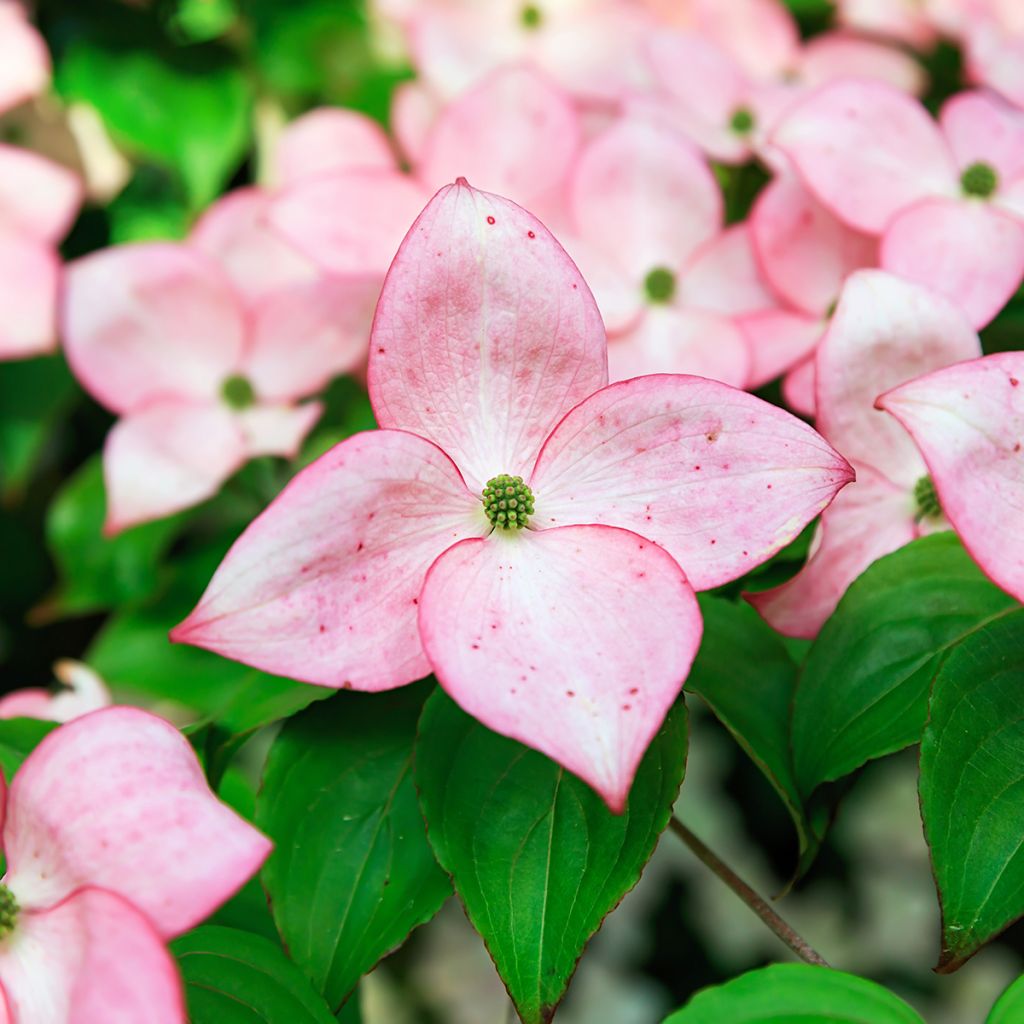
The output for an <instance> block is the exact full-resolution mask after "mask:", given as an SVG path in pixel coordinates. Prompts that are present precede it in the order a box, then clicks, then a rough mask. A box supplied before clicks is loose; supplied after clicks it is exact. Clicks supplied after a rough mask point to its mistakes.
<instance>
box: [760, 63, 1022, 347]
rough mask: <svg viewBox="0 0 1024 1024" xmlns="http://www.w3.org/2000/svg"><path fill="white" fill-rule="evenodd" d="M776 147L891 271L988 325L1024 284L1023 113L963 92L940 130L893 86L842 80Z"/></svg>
mask: <svg viewBox="0 0 1024 1024" xmlns="http://www.w3.org/2000/svg"><path fill="white" fill-rule="evenodd" d="M774 142H775V144H777V145H778V146H779V147H781V149H782V150H783V151H784V152H785V153H786V154H787V156H789V157H790V159H791V160H792V161H793V163H794V165H795V167H796V169H797V171H798V173H799V174H800V176H801V177H802V178H803V179H804V182H805V183H806V184H807V185H808V187H809V188H810V189H811V191H812V192H814V194H815V195H816V196H817V197H818V198H819V199H820V200H821V201H822V202H823V203H824V204H825V205H826V206H827V207H828V208H829V209H830V210H832V212H833V213H835V214H836V216H838V217H839V218H840V219H841V220H843V221H844V222H845V223H847V224H849V225H850V226H851V227H853V228H856V229H857V230H859V231H863V232H867V233H869V234H876V235H881V247H880V252H879V259H880V263H881V266H882V267H884V268H885V269H887V270H891V271H892V272H893V273H896V274H900V275H901V276H903V277H907V278H910V279H911V280H914V281H918V282H920V283H922V284H925V285H928V286H929V287H931V288H933V289H934V290H936V291H938V292H940V293H942V294H943V295H946V296H947V297H948V298H950V299H952V300H953V301H954V302H955V303H956V304H957V305H959V306H960V307H961V308H962V309H963V310H964V312H965V313H966V314H967V316H968V317H969V319H970V320H971V322H972V324H974V326H975V327H981V326H983V325H984V324H986V323H988V322H989V321H990V320H991V319H992V317H994V316H995V314H996V313H997V312H998V311H999V310H1000V309H1001V308H1002V306H1003V305H1004V303H1005V302H1006V300H1007V299H1008V298H1009V297H1010V296H1011V295H1012V294H1013V292H1014V291H1015V290H1016V289H1017V287H1018V285H1019V284H1020V282H1021V279H1022V277H1024V223H1022V218H1024V114H1021V113H1020V112H1018V111H1016V110H1014V109H1013V108H1012V107H1009V106H1007V105H1006V104H1005V103H1003V102H1002V101H1000V100H998V99H997V98H996V97H994V96H990V95H987V94H985V93H978V92H975V93H961V94H960V95H958V96H954V97H953V98H952V99H951V100H949V101H948V102H947V103H946V104H945V106H944V107H943V108H942V112H941V114H940V117H939V124H938V125H936V124H935V122H933V121H932V119H931V118H930V117H929V115H928V113H927V111H925V109H924V107H922V106H921V105H920V104H919V103H917V102H916V101H915V100H912V99H911V98H910V97H908V96H905V95H904V94H903V93H900V92H898V91H897V90H895V89H892V88H889V87H887V86H885V85H881V84H878V83H872V82H861V81H843V82H836V83H834V84H832V85H828V86H825V87H824V88H822V89H820V90H819V91H817V92H816V93H814V94H812V95H811V96H809V97H808V98H807V99H805V100H803V101H802V102H801V103H800V104H799V105H798V106H797V107H795V108H794V109H793V110H792V111H791V112H790V113H789V114H787V116H786V118H785V120H784V121H783V122H782V124H780V126H779V128H778V130H777V131H776V133H775V135H774Z"/></svg>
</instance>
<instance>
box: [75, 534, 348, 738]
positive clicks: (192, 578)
mask: <svg viewBox="0 0 1024 1024" xmlns="http://www.w3.org/2000/svg"><path fill="white" fill-rule="evenodd" d="M221 555H222V551H221V550H220V548H219V547H218V546H216V545H213V546H210V547H209V548H208V549H205V550H203V551H202V552H201V553H200V554H199V555H198V556H194V557H192V558H188V559H186V558H181V559H179V560H178V563H177V572H176V574H175V577H174V580H173V582H172V584H171V586H170V587H169V589H168V590H167V592H166V593H165V594H163V595H162V596H161V597H160V598H159V599H158V600H156V601H153V602H151V603H149V604H146V605H143V606H141V607H138V608H132V609H128V610H125V611H122V612H119V613H118V614H116V615H114V616H113V617H112V618H110V619H109V620H108V621H107V623H106V624H105V625H104V627H103V629H102V630H101V631H100V632H99V634H98V635H97V637H96V639H95V640H94V641H93V644H92V646H91V647H90V648H89V651H88V654H87V657H86V661H88V663H89V664H90V665H91V666H92V667H93V668H94V669H95V670H96V671H97V672H99V674H100V675H101V676H103V678H104V679H106V681H107V682H108V683H109V684H110V685H111V686H114V687H117V688H118V689H120V690H123V691H127V692H128V693H129V694H131V695H133V696H134V697H135V698H136V699H138V698H149V699H150V701H153V700H156V701H158V702H159V701H166V702H169V703H173V704H174V705H176V706H177V707H178V708H179V709H180V708H181V707H184V708H186V709H190V710H191V711H192V712H193V713H194V716H195V718H194V721H195V722H206V723H216V724H217V725H219V726H220V727H221V728H222V730H223V732H224V733H225V734H226V736H227V737H228V739H229V740H232V739H233V738H235V737H244V736H245V735H247V734H249V733H251V732H253V731H254V730H255V729H258V728H260V727H261V726H263V725H267V724H269V723H270V722H274V721H277V720H278V719H280V718H286V717H288V716H289V715H291V714H293V713H294V712H296V711H298V710H301V709H302V708H304V707H306V706H307V705H308V704H310V703H311V702H312V701H314V700H320V699H323V698H325V697H327V696H329V695H330V693H331V691H330V690H327V689H325V688H323V687H320V686H310V685H307V684H305V683H297V682H293V681H292V680H290V679H281V678H280V677H278V676H270V675H267V674H266V673H264V672H260V671H258V670H257V669H254V668H250V667H249V666H248V665H242V664H240V663H239V662H235V661H228V660H227V659H226V658H221V657H220V656H219V655H216V654H212V653H211V652H210V651H204V650H201V649H200V648H198V647H190V646H188V645H186V644H172V643H171V642H170V641H169V640H168V638H167V634H168V632H169V631H170V629H171V627H172V626H175V625H177V624H178V623H179V622H181V620H182V619H183V618H184V617H185V616H186V615H187V614H188V612H189V611H191V610H192V608H193V607H194V606H195V604H196V601H197V600H198V599H199V596H200V595H201V594H202V591H203V589H204V587H205V585H206V583H207V582H208V581H209V579H210V576H211V575H212V574H213V570H214V568H215V567H216V564H217V561H218V560H219V559H220V556H221ZM211 752H212V751H211V749H210V747H209V746H207V748H206V754H207V756H208V757H209V756H210V754H211Z"/></svg>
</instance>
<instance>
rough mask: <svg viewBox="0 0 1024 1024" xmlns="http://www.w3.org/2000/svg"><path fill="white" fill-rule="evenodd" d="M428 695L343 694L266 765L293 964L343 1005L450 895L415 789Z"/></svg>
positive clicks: (313, 711) (267, 880) (291, 724)
mask: <svg viewBox="0 0 1024 1024" xmlns="http://www.w3.org/2000/svg"><path fill="white" fill-rule="evenodd" d="M430 689H431V685H430V684H428V683H420V684H417V685H416V686H407V687H402V688H401V689H399V690H395V691H392V692H389V693H381V694H354V693H340V694H338V695H337V696H336V697H334V698H332V699H331V700H329V701H325V702H323V703H320V704H318V705H316V706H315V707H312V708H310V709H309V710H308V711H305V712H303V713H302V714H300V715H296V716H295V717H294V718H292V719H290V720H289V721H288V722H287V723H286V725H285V726H284V728H283V729H282V730H281V733H280V735H279V736H278V738H277V740H276V742H275V743H274V746H273V747H272V748H271V751H270V756H269V757H268V759H267V766H266V771H265V775H264V779H263V786H262V788H261V790H260V793H259V796H258V798H257V804H256V823H257V825H258V826H259V827H260V828H261V829H263V830H264V831H265V832H266V833H267V834H268V835H271V836H273V837H274V841H275V848H274V853H273V854H272V856H271V857H270V860H269V861H268V862H267V864H266V867H265V868H264V870H263V880H264V884H265V886H266V889H267V892H268V893H269V894H270V899H271V904H272V908H273V912H274V918H275V920H276V921H277V926H278V930H279V931H280V933H281V936H282V937H283V939H284V942H285V944H286V946H287V947H288V949H289V951H290V952H291V955H292V957H293V958H294V959H295V961H296V963H298V964H300V965H301V966H302V968H303V969H304V970H305V971H306V973H307V974H308V975H309V977H310V978H311V979H312V981H313V984H314V986H315V987H316V988H317V990H318V991H320V992H322V993H323V994H324V997H325V998H326V999H327V1001H328V1003H329V1004H330V1005H331V1006H332V1007H335V1008H337V1007H339V1006H340V1005H341V1003H342V1002H343V1000H345V998H346V997H347V996H348V995H349V994H350V993H351V992H352V990H353V989H354V988H355V986H356V983H357V982H358V981H359V978H360V977H361V976H362V975H363V974H365V973H366V972H367V971H369V970H370V969H371V968H372V967H373V966H374V965H375V964H376V963H377V961H378V960H380V959H381V957H383V956H384V955H385V954H387V953H389V952H390V951H391V950H392V949H394V948H395V947H396V946H398V945H400V944H401V943H402V942H404V941H405V938H406V936H408V934H409V932H411V931H412V929H413V928H415V927H417V926H418V925H421V924H423V923H425V922H426V921H429V920H430V918H432V917H433V916H434V914H436V913H437V911H438V909H439V908H440V906H441V904H442V903H443V902H444V901H445V899H447V897H448V896H449V894H450V893H451V886H450V885H449V883H448V878H447V876H446V875H445V873H444V872H443V871H442V870H441V869H440V867H438V865H437V862H436V861H435V859H434V855H433V853H432V852H431V849H430V846H429V844H428V843H427V836H426V828H425V826H424V823H423V818H422V817H421V815H420V810H419V807H418V806H417V803H416V791H415V789H414V788H413V784H412V754H413V743H414V740H415V737H416V723H417V720H418V718H419V714H420V710H421V708H422V706H423V701H424V700H425V699H426V696H427V694H428V693H429V692H430Z"/></svg>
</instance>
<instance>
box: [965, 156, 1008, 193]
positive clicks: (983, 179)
mask: <svg viewBox="0 0 1024 1024" xmlns="http://www.w3.org/2000/svg"><path fill="white" fill-rule="evenodd" d="M998 186H999V176H998V175H997V174H996V172H995V169H994V168H993V167H992V166H991V165H989V164H983V163H977V164H971V166H970V167H968V168H966V169H965V170H964V173H963V174H961V175H960V187H961V188H962V189H963V190H964V195H965V196H977V197H978V198H979V199H988V197H989V196H990V195H992V193H993V192H995V190H996V188H997V187H998Z"/></svg>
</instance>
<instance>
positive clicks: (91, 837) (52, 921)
mask: <svg viewBox="0 0 1024 1024" xmlns="http://www.w3.org/2000/svg"><path fill="white" fill-rule="evenodd" d="M3 795H4V796H5V797H6V800H5V801H4V804H3V807H4V810H5V812H6V813H5V816H4V820H3V852H4V856H5V857H6V861H7V873H6V874H5V875H4V877H3V880H2V883H0V933H2V939H0V992H2V995H3V997H4V998H3V999H2V1000H0V1019H2V1020H3V1021H4V1022H5V1024H139V1022H140V1021H146V1022H147V1024H184V1021H185V1010H184V1006H183V999H182V993H181V983H180V980H179V977H178V971H177V968H176V966H175V963H174V960H173V959H172V957H171V955H170V954H169V953H168V951H167V949H166V948H165V945H164V943H165V942H166V941H167V940H168V939H171V938H173V937H174V936H176V935H180V934H181V933H182V932H184V931H187V930H188V929H190V928H192V927H193V926H195V925H196V924H198V923H199V922H200V921H202V920H203V919H204V918H205V917H207V916H208V915H209V914H210V913H211V912H212V911H213V910H215V909H216V908H217V907H218V906H220V904H221V903H223V902H224V901H225V900H226V899H228V897H230V896H231V895H232V894H233V893H234V892H235V891H236V890H237V889H238V888H240V887H241V885H242V884H243V883H244V882H245V881H246V880H247V879H248V878H249V877H250V876H251V875H252V874H253V873H254V872H255V871H256V870H257V869H258V868H259V866H260V865H261V864H262V863H263V861H264V860H265V859H266V857H267V854H268V853H269V852H270V842H269V840H267V839H266V838H265V837H264V836H263V835H261V834H260V833H259V832H257V831H256V830H255V829H254V828H252V826H250V825H249V824H247V823H246V822H245V821H243V820H242V819H241V818H239V817H238V816H237V815H236V814H235V813H234V811H232V810H230V808H228V807H226V806H225V805H224V804H222V803H220V801H219V800H217V799H216V798H215V797H214V796H213V794H212V793H211V792H210V790H209V788H208V787H207V784H206V779H205V777H204V775H203V772H202V769H201V768H200V766H199V762H198V761H197V760H196V757H195V754H194V753H193V752H192V748H191V747H190V746H189V744H188V742H187V741H186V740H185V738H184V737H183V736H182V735H181V734H180V733H179V732H178V731H177V730H176V729H175V728H174V727H173V726H171V725H169V724H168V723H167V722H165V721H164V720H163V719H161V718H157V717H155V716H154V715H150V714H148V713H146V712H144V711H139V710H137V709H135V708H122V707H116V708H107V709H105V710H103V711H96V712H93V713H92V714H89V715H85V716H84V717H82V718H79V719H77V720H76V721H74V722H71V723H70V724H68V725H64V726H61V727H60V728H58V729H57V730H55V731H54V732H52V733H51V734H50V735H49V736H47V737H46V739H44V740H43V741H42V743H40V744H39V746H38V747H36V749H35V750H34V751H33V752H32V753H31V754H30V755H29V757H28V758H27V760H26V761H25V763H24V764H23V765H22V766H21V768H19V769H18V771H17V774H16V775H15V776H14V781H13V782H12V784H11V786H10V790H9V791H7V792H6V793H4V794H3ZM5 1010H6V1013H4V1011H5Z"/></svg>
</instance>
